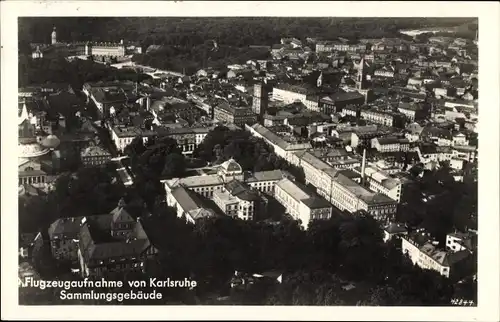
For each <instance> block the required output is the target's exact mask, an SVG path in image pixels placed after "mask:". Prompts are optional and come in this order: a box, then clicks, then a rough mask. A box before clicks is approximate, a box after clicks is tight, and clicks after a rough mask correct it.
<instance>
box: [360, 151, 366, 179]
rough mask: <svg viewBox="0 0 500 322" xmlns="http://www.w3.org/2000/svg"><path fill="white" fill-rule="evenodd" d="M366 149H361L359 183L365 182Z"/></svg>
mask: <svg viewBox="0 0 500 322" xmlns="http://www.w3.org/2000/svg"><path fill="white" fill-rule="evenodd" d="M365 168H366V149H363V161H361V183H364V181H365Z"/></svg>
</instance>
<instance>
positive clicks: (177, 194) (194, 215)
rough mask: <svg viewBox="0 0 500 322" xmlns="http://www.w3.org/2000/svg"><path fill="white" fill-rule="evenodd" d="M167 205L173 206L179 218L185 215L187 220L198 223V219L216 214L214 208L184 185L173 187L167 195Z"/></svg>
mask: <svg viewBox="0 0 500 322" xmlns="http://www.w3.org/2000/svg"><path fill="white" fill-rule="evenodd" d="M167 205H168V206H170V207H173V208H174V209H175V211H176V213H177V218H182V217H184V218H185V219H186V222H188V223H191V224H196V221H197V220H198V219H202V218H211V217H214V216H215V213H214V211H213V210H211V209H209V208H206V207H205V206H204V205H203V203H202V202H201V201H200V199H199V198H198V196H197V195H196V194H195V193H193V192H192V191H190V190H189V189H187V188H185V187H183V186H177V187H175V188H173V189H172V190H171V191H170V193H169V194H168V195H167Z"/></svg>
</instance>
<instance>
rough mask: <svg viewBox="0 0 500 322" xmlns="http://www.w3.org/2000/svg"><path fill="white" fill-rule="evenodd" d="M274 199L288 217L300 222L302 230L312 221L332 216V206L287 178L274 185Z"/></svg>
mask: <svg viewBox="0 0 500 322" xmlns="http://www.w3.org/2000/svg"><path fill="white" fill-rule="evenodd" d="M274 197H275V198H276V200H277V201H278V202H279V203H280V204H282V205H283V206H284V207H285V210H286V212H287V213H288V214H289V215H291V216H292V217H293V218H294V219H295V220H300V222H301V225H302V227H303V228H304V229H307V228H308V226H309V223H310V222H311V221H312V220H322V219H330V218H331V216H332V205H331V204H330V203H329V202H327V201H326V200H325V199H323V198H321V197H319V196H316V195H314V194H313V193H310V192H306V191H305V189H304V188H302V187H300V186H299V184H298V183H296V182H293V181H291V180H290V179H288V178H284V179H282V180H280V181H279V182H278V183H277V184H276V187H275V192H274Z"/></svg>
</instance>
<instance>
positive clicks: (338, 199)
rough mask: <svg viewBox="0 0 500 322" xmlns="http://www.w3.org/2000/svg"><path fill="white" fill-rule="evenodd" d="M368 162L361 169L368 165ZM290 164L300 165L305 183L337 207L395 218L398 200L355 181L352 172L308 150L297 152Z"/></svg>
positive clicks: (381, 219) (384, 217)
mask: <svg viewBox="0 0 500 322" xmlns="http://www.w3.org/2000/svg"><path fill="white" fill-rule="evenodd" d="M365 162H366V161H364V162H363V164H362V168H365ZM291 163H292V164H294V165H296V166H299V167H301V168H302V169H303V170H304V175H305V181H306V183H308V184H311V185H313V186H314V187H316V189H317V193H318V194H319V195H320V196H322V197H323V198H325V199H326V200H327V201H329V202H331V203H332V204H333V205H334V206H335V207H337V208H338V209H340V210H342V211H344V210H345V211H347V212H350V213H354V212H357V211H362V210H364V211H366V212H368V213H369V214H371V215H372V216H374V217H375V218H376V219H377V220H380V221H383V222H386V221H389V220H392V218H393V216H394V214H395V212H396V207H397V202H396V201H395V200H393V199H391V198H389V197H387V196H386V195H384V194H381V193H377V192H373V191H370V190H369V189H368V188H365V187H364V186H363V185H361V184H360V183H358V182H356V179H354V180H353V178H352V171H350V170H336V169H334V168H333V167H332V166H330V165H329V164H327V163H326V162H324V161H321V160H320V159H319V158H317V157H315V156H314V155H312V154H311V153H309V152H305V151H302V152H296V153H295V159H293V160H292V161H291ZM362 173H364V172H362ZM355 176H356V177H358V176H357V175H355ZM358 181H359V180H358ZM363 181H364V180H362V181H361V182H363Z"/></svg>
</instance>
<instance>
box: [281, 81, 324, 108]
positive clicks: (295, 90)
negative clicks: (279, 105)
mask: <svg viewBox="0 0 500 322" xmlns="http://www.w3.org/2000/svg"><path fill="white" fill-rule="evenodd" d="M316 93H317V89H314V88H312V87H309V86H299V85H291V84H287V83H282V84H278V85H276V86H275V87H274V88H273V99H274V100H275V101H280V102H284V103H285V104H291V103H294V102H302V103H304V104H305V102H306V101H307V96H309V95H314V94H316Z"/></svg>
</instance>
